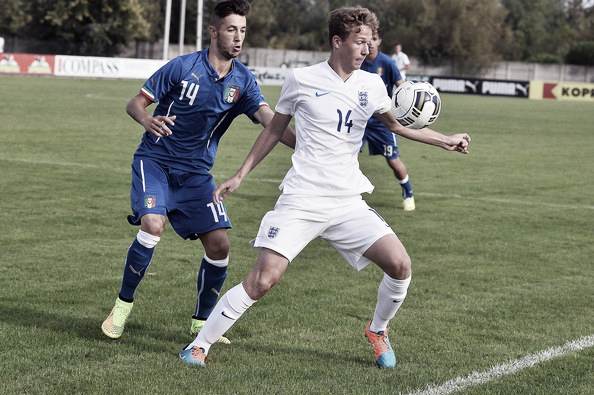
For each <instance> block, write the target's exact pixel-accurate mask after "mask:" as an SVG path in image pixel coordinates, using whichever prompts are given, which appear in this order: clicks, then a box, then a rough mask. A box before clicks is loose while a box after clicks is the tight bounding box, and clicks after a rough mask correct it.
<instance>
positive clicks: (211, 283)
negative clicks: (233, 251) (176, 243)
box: [190, 229, 229, 343]
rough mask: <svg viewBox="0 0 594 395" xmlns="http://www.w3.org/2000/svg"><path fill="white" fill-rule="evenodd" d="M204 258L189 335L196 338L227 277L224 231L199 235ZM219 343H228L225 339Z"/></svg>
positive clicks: (226, 240) (221, 339)
mask: <svg viewBox="0 0 594 395" xmlns="http://www.w3.org/2000/svg"><path fill="white" fill-rule="evenodd" d="M199 238H200V241H201V242H202V245H203V246H204V257H203V258H202V262H201V263H200V270H199V271H198V280H197V282H196V287H197V291H198V294H197V300H196V310H195V312H194V315H193V316H192V325H191V327H190V334H191V335H193V336H196V335H197V334H198V332H200V330H201V329H202V327H203V326H204V322H205V321H206V319H207V318H208V316H209V315H210V313H211V312H212V309H213V308H214V306H215V304H216V303H217V299H218V297H219V294H220V292H221V289H222V288H223V284H224V282H225V278H226V277H227V267H228V265H229V239H228V238H227V230H226V229H215V230H212V231H210V232H206V233H204V234H201V235H199ZM219 341H220V342H223V343H229V340H228V339H227V338H225V337H221V338H220V339H219Z"/></svg>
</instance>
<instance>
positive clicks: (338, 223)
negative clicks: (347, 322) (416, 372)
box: [321, 199, 410, 367]
mask: <svg viewBox="0 0 594 395" xmlns="http://www.w3.org/2000/svg"><path fill="white" fill-rule="evenodd" d="M321 237H322V238H324V239H325V240H327V241H328V243H329V244H330V245H331V246H333V247H334V248H335V249H336V250H337V251H338V252H339V253H340V255H342V256H343V258H345V259H346V261H347V262H349V263H350V264H351V265H352V266H353V267H354V268H355V269H357V270H361V269H363V268H364V267H365V266H366V265H367V264H369V263H370V262H375V263H376V264H377V265H378V266H379V267H380V268H381V269H382V270H383V271H384V273H385V275H384V278H383V279H382V282H381V284H380V287H379V290H378V300H377V303H376V308H375V313H374V318H373V319H372V320H371V321H370V323H369V324H368V325H367V328H366V329H365V335H366V337H367V339H368V341H369V342H370V343H372V344H373V346H374V352H375V360H376V362H377V364H378V365H379V366H382V367H394V366H395V364H396V357H395V355H394V351H393V350H392V347H391V345H390V342H389V339H388V335H387V332H388V330H387V325H388V321H389V320H390V319H391V318H392V317H393V316H394V315H395V314H396V311H397V310H398V308H399V307H400V305H401V304H402V301H403V300H404V296H405V295H406V289H407V287H408V283H409V282H410V258H409V257H408V254H407V253H406V250H405V249H404V246H403V245H402V243H400V240H398V237H397V236H396V235H395V234H394V231H393V230H392V229H391V228H390V226H389V225H388V224H387V223H386V222H385V221H384V219H383V218H382V217H381V216H380V215H379V214H378V213H377V212H376V211H375V210H373V209H371V208H370V207H369V206H368V205H367V204H366V203H365V202H364V201H363V200H361V199H359V201H358V202H356V201H353V202H352V203H351V209H350V211H349V212H346V213H345V214H342V215H341V216H340V217H339V218H337V219H336V220H334V221H333V222H332V226H331V227H329V228H328V229H327V230H326V231H325V232H324V233H323V234H322V235H321ZM376 317H377V318H376ZM372 325H373V326H372ZM370 327H371V330H370Z"/></svg>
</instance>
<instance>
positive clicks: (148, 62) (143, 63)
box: [54, 55, 167, 80]
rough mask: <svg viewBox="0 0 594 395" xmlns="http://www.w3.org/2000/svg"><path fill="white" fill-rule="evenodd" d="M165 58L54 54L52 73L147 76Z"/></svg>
mask: <svg viewBox="0 0 594 395" xmlns="http://www.w3.org/2000/svg"><path fill="white" fill-rule="evenodd" d="M165 63H167V62H166V61H165V60H152V59H128V58H101V57H93V56H67V55H56V59H55V65H54V75H59V76H64V77H95V78H126V79H141V80H145V79H147V78H149V77H150V76H151V75H152V74H153V73H154V72H155V71H157V70H158V69H159V68H160V67H161V66H163V65H164V64H165Z"/></svg>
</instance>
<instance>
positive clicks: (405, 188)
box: [398, 174, 413, 199]
mask: <svg viewBox="0 0 594 395" xmlns="http://www.w3.org/2000/svg"><path fill="white" fill-rule="evenodd" d="M398 183H399V184H400V186H401V187H402V198H403V199H406V198H409V197H412V196H413V190H412V186H411V185H410V180H409V179H408V174H407V175H406V177H405V178H404V180H398Z"/></svg>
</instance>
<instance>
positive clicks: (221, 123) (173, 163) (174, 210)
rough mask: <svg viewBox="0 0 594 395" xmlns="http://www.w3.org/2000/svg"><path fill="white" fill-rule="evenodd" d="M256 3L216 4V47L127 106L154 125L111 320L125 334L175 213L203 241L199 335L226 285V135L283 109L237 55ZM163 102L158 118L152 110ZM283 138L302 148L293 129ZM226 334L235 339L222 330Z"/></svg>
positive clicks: (186, 231)
mask: <svg viewBox="0 0 594 395" xmlns="http://www.w3.org/2000/svg"><path fill="white" fill-rule="evenodd" d="M250 11H251V5H250V4H249V3H248V2H247V1H245V0H226V1H222V2H220V3H218V4H217V5H216V6H215V9H214V11H213V14H212V16H211V21H210V22H211V23H210V26H209V32H210V39H211V41H210V47H209V48H207V49H205V50H203V51H200V52H195V53H192V54H189V55H183V56H179V57H177V58H175V59H173V60H171V61H170V62H168V63H167V64H166V65H165V66H163V67H162V68H161V69H159V70H158V71H157V72H155V73H154V74H153V75H152V76H151V77H150V78H149V79H148V80H147V81H146V82H145V84H144V85H143V86H142V89H141V90H140V92H139V93H138V94H137V95H136V96H134V97H133V98H132V99H131V100H130V101H129V102H128V105H127V106H126V111H127V112H128V114H129V115H130V116H131V117H132V118H133V119H134V120H135V121H137V122H138V123H139V124H141V125H142V126H143V127H144V128H145V131H146V132H145V133H144V135H143V138H142V141H141V143H140V145H139V146H138V149H137V150H136V152H135V154H134V160H133V162H132V186H131V191H130V198H131V206H132V212H133V215H130V216H128V222H130V224H132V225H137V226H138V225H140V230H139V231H138V234H137V236H136V238H135V240H134V241H133V242H132V245H131V246H130V248H129V249H128V253H127V256H126V262H125V267H124V275H123V279H122V285H121V289H120V293H119V295H118V298H117V299H116V302H115V306H114V308H113V309H112V311H111V313H110V314H109V316H108V317H107V319H106V320H105V321H104V322H103V324H102V325H101V329H102V331H103V333H104V334H105V335H106V336H108V337H110V338H114V339H115V338H119V337H120V336H121V335H122V333H123V330H124V324H125V322H126V320H127V318H128V316H129V314H130V312H131V310H132V306H133V300H134V293H135V292H136V289H137V287H138V285H139V284H140V281H141V280H142V278H143V277H144V275H145V274H146V271H147V268H148V267H149V265H150V263H151V259H152V256H153V252H154V248H155V246H156V245H157V243H158V242H159V240H160V238H161V235H162V233H163V231H164V229H165V223H166V220H167V219H169V221H170V223H171V226H172V227H173V229H174V230H175V231H176V232H177V234H179V235H180V236H181V237H182V238H184V239H190V240H196V239H200V241H201V242H202V246H203V247H204V258H203V259H202V262H201V265H200V271H199V274H198V280H197V288H198V297H197V302H196V310H195V313H194V315H193V316H192V322H191V329H190V332H191V333H192V334H193V335H196V334H197V333H198V332H199V331H200V328H201V327H202V325H203V324H204V321H205V320H206V319H207V318H208V316H209V314H210V312H211V310H212V308H213V307H214V305H215V303H216V301H217V297H218V293H219V292H220V290H221V288H222V286H223V283H224V281H225V277H226V275H227V266H228V263H229V239H228V238H227V231H226V230H227V228H230V227H231V222H230V220H229V218H228V217H227V210H226V209H225V206H224V205H223V204H222V203H219V204H213V201H212V193H213V191H214V190H215V183H214V180H213V177H212V175H211V174H210V173H209V170H210V169H211V168H212V166H213V164H214V160H215V155H216V153H217V148H218V145H219V140H220V139H221V137H222V136H223V134H224V133H225V132H226V131H227V128H228V127H229V125H230V124H231V122H232V121H233V119H234V118H236V117H237V116H239V115H241V114H245V115H247V116H248V117H250V118H251V120H252V121H253V122H254V123H260V124H262V125H263V126H264V127H265V126H267V125H268V124H269V123H270V121H271V120H272V117H273V116H274V112H273V111H272V110H271V109H270V107H269V105H268V103H267V102H266V101H265V99H264V97H263V96H262V92H261V91H260V87H259V86H258V85H257V83H256V80H255V77H254V75H253V74H252V73H251V72H250V71H249V69H248V68H247V67H246V66H244V65H243V64H241V63H240V62H239V61H238V60H237V59H236V58H237V56H238V55H239V53H240V51H241V48H242V44H243V40H244V38H245V32H246V16H247V15H248V14H249V13H250ZM152 103H157V106H156V108H155V110H154V113H153V115H152V116H151V115H150V114H149V113H148V112H147V111H146V108H147V107H148V106H149V105H151V104H152ZM285 132H286V133H284V134H283V138H282V141H283V143H285V144H286V145H287V146H289V147H291V148H294V147H295V134H294V133H293V131H292V130H291V128H290V127H287V128H286V130H285ZM220 340H221V341H223V342H228V340H227V339H225V338H221V339H220Z"/></svg>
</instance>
